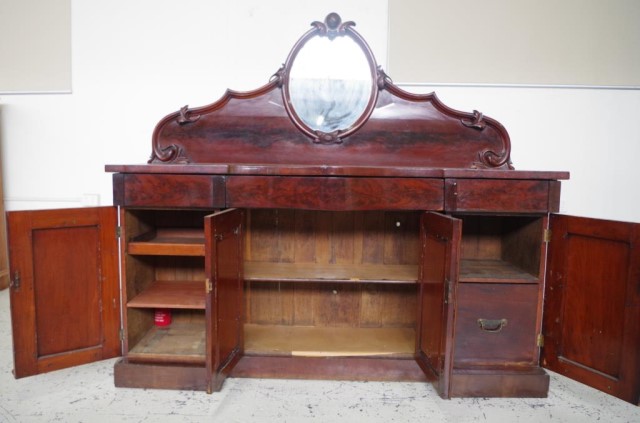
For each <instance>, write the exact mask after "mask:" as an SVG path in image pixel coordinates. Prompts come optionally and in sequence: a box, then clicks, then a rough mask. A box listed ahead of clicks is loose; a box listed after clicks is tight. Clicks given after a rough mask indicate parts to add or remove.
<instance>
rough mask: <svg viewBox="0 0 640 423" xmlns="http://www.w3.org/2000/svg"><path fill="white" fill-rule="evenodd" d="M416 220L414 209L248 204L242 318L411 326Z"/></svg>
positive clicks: (271, 321)
mask: <svg viewBox="0 0 640 423" xmlns="http://www.w3.org/2000/svg"><path fill="white" fill-rule="evenodd" d="M418 220H419V216H418V214H417V213H415V212H381V211H358V212H329V211H309V210H296V211H295V212H294V211H288V210H271V209H266V210H250V211H248V220H247V222H248V229H247V238H246V239H247V242H246V244H245V257H246V259H247V261H246V262H245V279H246V280H247V282H246V285H245V286H246V290H245V291H246V296H245V301H246V310H247V311H246V321H247V322H250V323H260V324H279V325H280V324H285V325H318V326H334V327H337V326H343V327H344V326H354V327H382V326H398V327H413V326H414V325H415V307H416V299H415V295H416V291H415V290H416V288H415V287H414V286H411V284H412V283H415V281H416V279H417V260H418V255H419V241H418V231H417V225H418ZM294 281H295V282H294ZM337 281H340V283H336V282H337ZM299 282H305V283H299ZM368 282H376V283H375V284H373V283H368ZM388 282H394V283H395V284H394V286H387V285H388ZM398 282H401V283H400V284H399V285H397V283H398ZM372 285H379V286H375V287H374V286H372ZM406 285H408V286H406Z"/></svg>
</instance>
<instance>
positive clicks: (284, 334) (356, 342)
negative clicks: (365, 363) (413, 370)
mask: <svg viewBox="0 0 640 423" xmlns="http://www.w3.org/2000/svg"><path fill="white" fill-rule="evenodd" d="M244 348H245V354H247V355H272V356H298V357H389V358H411V357H413V355H414V353H415V331H414V329H412V328H353V327H326V326H324V327H320V326H285V325H259V324H245V325H244Z"/></svg>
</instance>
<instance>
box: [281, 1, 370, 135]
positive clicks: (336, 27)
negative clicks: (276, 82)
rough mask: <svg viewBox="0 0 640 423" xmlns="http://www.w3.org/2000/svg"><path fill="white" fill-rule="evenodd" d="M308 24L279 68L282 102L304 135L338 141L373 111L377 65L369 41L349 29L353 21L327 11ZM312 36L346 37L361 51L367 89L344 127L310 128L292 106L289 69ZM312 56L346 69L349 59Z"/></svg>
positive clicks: (294, 106) (361, 123)
mask: <svg viewBox="0 0 640 423" xmlns="http://www.w3.org/2000/svg"><path fill="white" fill-rule="evenodd" d="M311 26H312V27H313V28H312V29H310V30H309V31H307V32H306V33H305V34H304V35H303V36H302V37H301V38H300V39H299V40H298V42H297V43H296V44H295V45H294V46H293V48H292V49H291V52H290V53H289V56H288V57H287V60H286V62H285V64H284V66H283V68H282V69H281V75H280V77H281V80H282V96H283V102H284V105H285V109H286V111H287V113H288V114H289V117H290V118H291V120H292V121H293V123H294V124H295V125H296V127H297V128H298V129H300V130H301V131H302V132H303V133H304V134H305V135H307V136H308V137H310V138H311V139H313V141H314V142H316V143H321V144H339V143H341V142H342V140H343V139H344V138H346V137H348V136H349V135H351V134H353V133H354V132H356V131H357V130H358V129H360V127H362V125H364V123H365V122H366V121H367V119H368V118H369V116H370V115H371V113H372V112H373V110H374V108H375V105H376V101H377V98H378V83H377V80H378V66H377V64H376V60H375V58H374V56H373V53H372V51H371V49H370V48H369V45H368V44H367V43H366V41H365V40H364V39H363V38H362V37H361V36H360V34H359V33H358V32H357V31H356V30H355V29H353V27H354V26H355V23H354V22H353V21H347V22H342V19H341V18H340V16H339V15H338V14H337V13H330V14H329V15H327V17H326V18H325V20H324V22H319V21H315V22H312V23H311ZM316 37H326V38H327V39H329V40H334V39H336V38H339V37H346V38H348V39H350V40H352V41H354V42H355V44H356V45H357V47H359V49H360V50H361V51H362V54H363V57H364V59H366V61H367V63H368V65H369V75H368V83H369V90H370V91H369V96H368V99H367V100H366V105H365V106H364V108H363V111H362V113H361V114H360V115H359V116H357V117H355V118H352V119H351V120H350V121H349V122H348V123H346V124H345V126H344V127H339V128H337V129H335V130H333V131H330V132H329V131H327V132H325V131H323V130H321V129H318V128H313V127H312V126H311V125H309V124H308V123H307V122H305V119H304V118H303V116H301V114H300V111H299V110H297V109H296V105H295V104H294V103H295V101H294V99H293V97H292V93H291V89H292V88H295V87H292V84H291V82H292V81H291V70H292V68H293V67H294V66H295V64H296V60H297V59H299V57H300V53H301V51H303V49H304V48H305V47H308V46H309V42H311V41H313V40H314V39H315V38H316ZM314 60H315V61H317V62H318V63H319V64H322V65H323V66H333V67H337V68H338V69H339V68H340V67H343V69H346V68H345V67H346V66H349V63H345V62H342V61H340V60H336V59H335V57H331V56H329V57H314ZM363 100H364V98H363Z"/></svg>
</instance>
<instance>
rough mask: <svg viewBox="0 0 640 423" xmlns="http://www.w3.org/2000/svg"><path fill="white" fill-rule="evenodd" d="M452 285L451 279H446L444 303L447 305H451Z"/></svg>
mask: <svg viewBox="0 0 640 423" xmlns="http://www.w3.org/2000/svg"><path fill="white" fill-rule="evenodd" d="M451 285H452V283H451V281H450V280H449V279H445V280H444V303H445V304H449V301H450V300H451V290H452V287H451Z"/></svg>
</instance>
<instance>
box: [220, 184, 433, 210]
mask: <svg viewBox="0 0 640 423" xmlns="http://www.w3.org/2000/svg"><path fill="white" fill-rule="evenodd" d="M226 186H227V206H228V207H246V208H274V207H275V208H296V209H313V210H394V209H395V210H442V209H443V182H442V180H441V179H428V178H340V177H321V178H319V177H298V176H288V177H280V176H271V177H267V176H229V177H228V179H227V184H226Z"/></svg>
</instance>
